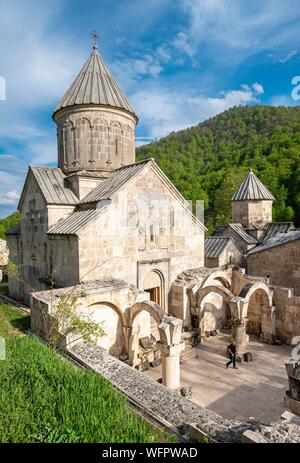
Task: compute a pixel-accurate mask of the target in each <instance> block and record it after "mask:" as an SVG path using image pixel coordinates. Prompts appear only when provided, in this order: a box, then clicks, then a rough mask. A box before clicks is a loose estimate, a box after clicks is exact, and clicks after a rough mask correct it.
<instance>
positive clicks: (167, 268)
mask: <svg viewBox="0 0 300 463" xmlns="http://www.w3.org/2000/svg"><path fill="white" fill-rule="evenodd" d="M171 219H172V220H171ZM151 225H152V227H153V229H152V230H153V239H152V240H151V233H150V226H151ZM64 240H65V241H66V243H67V241H68V238H67V237H66V236H63V235H61V243H62V242H63V241H64ZM53 249H54V248H53ZM55 249H57V251H56V252H57V253H60V254H61V253H63V254H64V258H61V265H64V263H63V261H65V262H66V261H68V262H69V264H68V265H69V266H70V268H71V267H72V266H73V267H78V268H79V276H78V278H79V280H78V281H82V280H83V281H90V280H100V279H103V278H117V279H123V280H126V281H127V282H128V283H129V284H133V285H135V286H138V288H139V289H144V281H145V279H146V278H147V275H148V274H149V273H150V272H152V271H156V272H157V273H158V274H159V275H160V277H161V280H162V287H163V291H164V297H163V301H164V304H163V301H162V306H163V307H164V309H165V310H167V307H168V294H169V290H170V287H171V283H172V282H173V281H174V280H175V278H176V276H177V275H178V273H180V272H181V271H183V270H185V269H186V268H193V267H201V266H202V265H203V263H204V258H203V255H204V231H202V230H201V228H199V226H198V225H196V224H194V223H193V222H192V219H191V218H190V216H189V215H188V214H187V213H186V211H185V209H184V207H183V206H182V205H181V204H180V203H179V202H178V200H177V199H176V198H174V196H173V194H172V193H171V192H170V191H169V190H168V188H167V187H166V186H165V185H164V183H163V182H162V181H160V179H159V178H158V177H157V175H156V173H154V172H153V170H152V167H150V166H149V167H148V168H145V169H144V170H143V171H142V172H141V173H140V174H139V175H138V176H137V177H136V178H133V180H132V181H131V182H129V183H128V185H126V186H125V187H124V188H122V189H121V190H120V191H119V192H118V193H117V194H115V195H114V196H113V197H112V200H111V203H110V204H109V205H108V206H107V207H106V208H104V209H102V211H101V213H100V214H99V216H98V218H97V219H96V220H95V221H93V222H91V223H90V224H89V225H87V226H86V228H85V229H83V230H82V231H81V232H80V235H79V241H78V254H77V253H76V252H73V251H72V249H71V248H68V246H67V244H65V245H62V244H61V245H60V248H55ZM195 250H196V251H195ZM62 270H63V271H60V276H62V277H65V278H69V276H68V274H67V273H66V271H67V268H66V267H64V266H63V267H62ZM78 281H77V282H76V281H74V282H72V283H78ZM65 283H67V284H68V283H69V281H67V282H65V281H62V284H65Z"/></svg>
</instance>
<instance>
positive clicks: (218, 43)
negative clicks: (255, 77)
mask: <svg viewBox="0 0 300 463" xmlns="http://www.w3.org/2000/svg"><path fill="white" fill-rule="evenodd" d="M181 7H182V8H183V11H184V13H185V14H187V15H188V16H189V25H188V27H187V28H186V30H184V31H182V34H183V35H182V37H183V38H184V42H185V43H187V44H188V46H189V47H190V50H193V52H194V50H200V49H201V47H203V46H208V47H210V50H211V52H212V53H211V59H212V60H215V61H216V60H218V61H219V62H221V61H227V59H228V55H230V64H231V66H233V65H234V64H235V63H238V62H240V61H242V60H244V59H246V58H247V57H248V56H250V55H252V54H255V53H258V52H261V51H264V50H270V49H274V48H281V49H282V48H283V47H285V46H286V45H289V44H290V43H292V42H295V39H296V40H298V43H299V39H298V37H299V34H298V31H299V24H300V20H299V2H298V1H297V0H286V1H285V2H282V1H281V0H264V1H263V2H262V1H261V0H252V1H251V2H242V1H240V0H234V1H233V0H182V2H181ZM193 52H192V51H191V53H193ZM233 52H234V53H233Z"/></svg>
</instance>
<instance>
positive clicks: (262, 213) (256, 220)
mask: <svg viewBox="0 0 300 463" xmlns="http://www.w3.org/2000/svg"><path fill="white" fill-rule="evenodd" d="M232 222H233V223H241V224H242V225H243V226H244V227H245V228H252V227H253V226H255V225H256V226H258V227H260V228H262V227H264V226H265V225H266V224H267V223H270V222H272V201H251V200H247V201H232Z"/></svg>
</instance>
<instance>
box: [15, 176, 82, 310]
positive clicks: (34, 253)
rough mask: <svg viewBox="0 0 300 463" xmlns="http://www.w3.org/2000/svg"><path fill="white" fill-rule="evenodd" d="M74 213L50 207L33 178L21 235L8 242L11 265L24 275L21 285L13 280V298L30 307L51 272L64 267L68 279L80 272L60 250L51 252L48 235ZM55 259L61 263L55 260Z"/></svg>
mask: <svg viewBox="0 0 300 463" xmlns="http://www.w3.org/2000/svg"><path fill="white" fill-rule="evenodd" d="M73 210H74V206H61V205H47V204H46V201H45V199H44V196H43V195H42V193H41V190H40V188H39V186H38V184H37V182H36V180H35V178H34V176H33V175H31V174H30V176H29V179H28V181H27V192H26V195H25V196H24V202H23V203H22V205H21V210H20V214H21V233H20V235H11V236H10V235H9V236H8V241H7V243H8V246H9V249H10V253H11V261H12V262H13V263H15V264H16V265H17V266H18V268H19V271H20V280H19V281H18V280H17V279H16V278H14V277H9V294H10V296H11V297H13V298H15V299H19V300H21V301H23V302H25V303H26V304H29V303H30V296H29V294H30V293H31V292H32V291H34V290H35V291H41V290H44V289H46V288H47V285H46V284H45V281H46V280H47V279H48V278H49V276H50V272H51V270H56V272H57V270H58V269H59V268H60V266H62V267H64V269H63V270H64V272H65V275H66V277H67V278H69V275H71V274H72V272H73V271H74V270H76V269H74V267H73V266H72V265H69V264H70V263H69V262H65V261H64V258H63V253H62V255H61V256H60V255H59V251H58V249H57V248H54V249H53V250H52V252H51V247H50V244H49V240H48V235H47V231H48V229H49V228H50V227H51V226H53V225H54V224H56V223H57V222H58V221H59V220H61V219H63V218H65V217H67V216H68V215H69V214H70V213H71V212H72V211H73ZM54 256H55V257H57V258H58V259H59V262H57V259H56V260H55V259H54ZM52 257H53V262H52ZM71 264H73V262H71ZM72 282H73V280H72Z"/></svg>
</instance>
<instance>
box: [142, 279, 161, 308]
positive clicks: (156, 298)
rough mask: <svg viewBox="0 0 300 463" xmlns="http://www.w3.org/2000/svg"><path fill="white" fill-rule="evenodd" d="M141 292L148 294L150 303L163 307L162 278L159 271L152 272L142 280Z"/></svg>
mask: <svg viewBox="0 0 300 463" xmlns="http://www.w3.org/2000/svg"><path fill="white" fill-rule="evenodd" d="M143 290H144V291H146V292H147V293H149V294H150V301H152V302H155V304H158V305H160V306H161V307H162V308H164V307H163V305H164V278H163V275H162V274H161V272H160V271H159V270H152V271H151V272H149V273H148V275H147V276H146V278H145V279H144V284H143Z"/></svg>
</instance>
